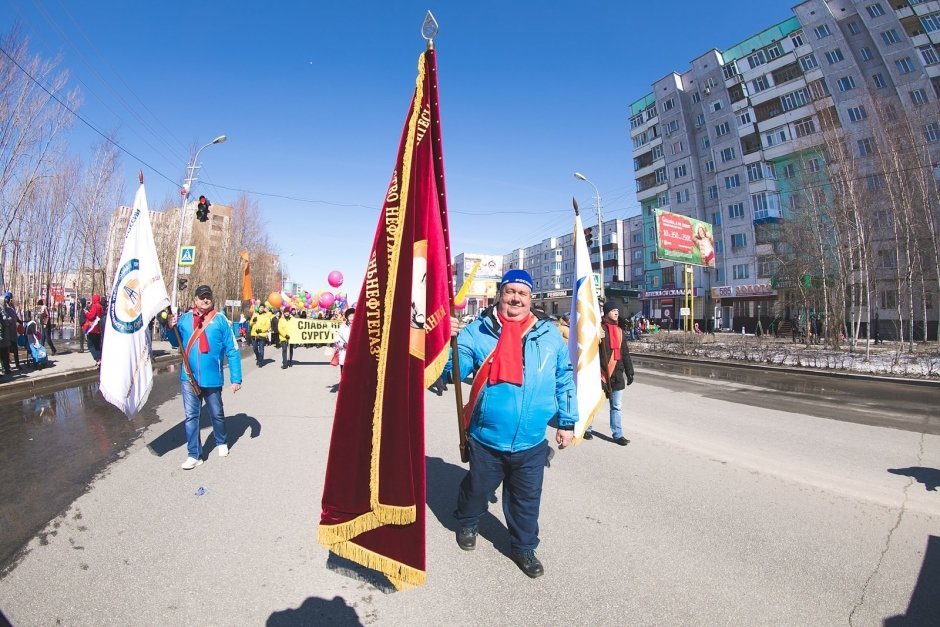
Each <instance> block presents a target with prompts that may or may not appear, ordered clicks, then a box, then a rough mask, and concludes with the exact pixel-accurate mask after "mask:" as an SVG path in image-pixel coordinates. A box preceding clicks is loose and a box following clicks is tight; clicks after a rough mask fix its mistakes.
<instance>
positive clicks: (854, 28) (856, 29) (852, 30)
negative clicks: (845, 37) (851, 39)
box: [849, 20, 862, 35]
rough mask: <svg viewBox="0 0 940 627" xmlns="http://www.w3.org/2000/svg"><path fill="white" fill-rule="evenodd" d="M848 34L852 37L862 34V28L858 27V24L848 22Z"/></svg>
mask: <svg viewBox="0 0 940 627" xmlns="http://www.w3.org/2000/svg"><path fill="white" fill-rule="evenodd" d="M849 32H850V33H852V34H853V35H858V34H859V33H860V32H862V27H861V26H859V25H858V22H856V21H855V20H853V21H851V22H849Z"/></svg>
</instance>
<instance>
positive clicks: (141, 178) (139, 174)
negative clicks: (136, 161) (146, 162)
mask: <svg viewBox="0 0 940 627" xmlns="http://www.w3.org/2000/svg"><path fill="white" fill-rule="evenodd" d="M137 180H138V181H140V184H141V185H143V184H144V171H143V170H137Z"/></svg>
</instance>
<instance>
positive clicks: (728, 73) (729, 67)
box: [721, 61, 738, 80]
mask: <svg viewBox="0 0 940 627" xmlns="http://www.w3.org/2000/svg"><path fill="white" fill-rule="evenodd" d="M721 73H722V74H723V75H724V77H725V80H727V79H729V78H734V77H735V76H737V75H738V66H737V64H735V62H734V61H731V62H729V63H725V64H724V65H723V66H721Z"/></svg>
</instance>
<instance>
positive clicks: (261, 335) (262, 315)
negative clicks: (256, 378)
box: [250, 305, 271, 368]
mask: <svg viewBox="0 0 940 627" xmlns="http://www.w3.org/2000/svg"><path fill="white" fill-rule="evenodd" d="M250 326H251V345H252V346H253V347H254V349H255V363H256V364H257V365H258V367H259V368H260V367H262V366H263V365H264V346H265V344H267V342H268V335H269V334H270V332H271V314H270V313H269V312H268V310H267V309H265V308H264V305H259V306H258V311H257V312H256V313H255V315H254V316H252V317H251V322H250Z"/></svg>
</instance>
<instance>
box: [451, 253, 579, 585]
mask: <svg viewBox="0 0 940 627" xmlns="http://www.w3.org/2000/svg"><path fill="white" fill-rule="evenodd" d="M532 287H533V286H532V277H531V276H530V275H529V273H528V272H526V271H524V270H510V271H508V272H507V273H506V274H505V275H504V276H503V278H502V280H501V281H500V285H499V294H498V297H497V302H496V304H495V305H494V306H493V307H491V308H488V309H486V310H484V311H483V312H482V313H481V315H480V317H479V318H477V319H476V320H474V321H473V322H471V323H469V324H468V325H467V326H466V327H465V328H464V329H463V330H462V331H460V333H459V334H458V335H457V350H458V356H459V363H460V374H461V376H460V377H452V379H453V380H456V379H458V378H460V379H466V378H467V377H468V376H469V375H470V373H471V372H473V373H475V377H474V385H473V389H472V390H471V393H470V399H469V403H468V405H469V406H470V407H472V410H471V414H470V420H469V425H468V428H467V435H468V438H467V440H468V442H467V444H468V447H469V449H470V471H469V473H467V475H466V477H464V479H463V481H462V482H461V484H460V489H459V492H458V494H457V511H456V512H454V515H455V516H456V518H457V520H458V522H459V523H460V528H459V530H458V531H457V544H458V546H459V547H460V548H461V549H463V550H465V551H472V550H473V549H475V548H476V538H477V525H478V522H479V519H480V516H481V515H482V514H483V512H485V511H486V507H487V500H488V498H489V496H490V494H492V493H493V491H494V490H496V488H497V487H498V486H499V484H500V483H502V484H503V513H504V514H505V517H506V525H507V527H508V528H509V541H510V546H511V549H512V559H513V561H514V562H515V563H516V565H518V566H519V568H520V569H521V570H522V571H523V572H524V573H525V574H526V575H528V576H529V577H532V578H535V577H539V576H541V575H542V574H543V573H544V572H545V571H544V568H543V566H542V563H541V562H540V561H539V559H538V558H537V557H536V556H535V548H536V547H537V546H538V543H539V537H538V533H539V521H538V517H539V506H540V504H541V499H542V480H543V478H544V473H545V462H546V459H547V456H548V453H549V450H550V449H549V446H548V441H547V440H546V439H545V429H546V427H547V425H548V423H549V422H550V421H551V422H553V423H555V424H556V426H557V427H558V431H557V432H556V434H555V441H556V442H557V443H558V448H565V447H566V446H568V444H570V443H571V439H572V436H573V434H574V425H575V423H576V422H577V421H578V402H577V398H576V396H575V387H574V380H573V376H572V374H573V373H572V367H571V361H570V360H569V358H568V346H567V344H566V343H565V341H564V340H563V339H562V337H561V333H559V331H558V329H557V328H556V327H555V325H554V324H553V323H552V322H551V320H549V319H548V318H546V317H544V316H540V315H536V314H534V313H533V312H532ZM452 370H453V364H452V363H448V365H447V367H446V369H445V376H446V375H447V374H451V372H452Z"/></svg>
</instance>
